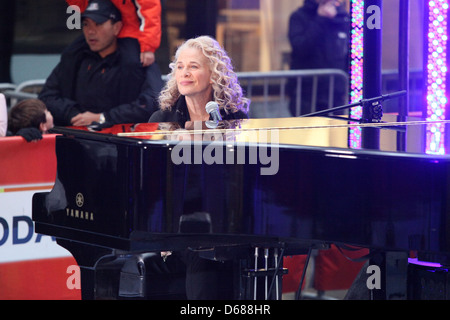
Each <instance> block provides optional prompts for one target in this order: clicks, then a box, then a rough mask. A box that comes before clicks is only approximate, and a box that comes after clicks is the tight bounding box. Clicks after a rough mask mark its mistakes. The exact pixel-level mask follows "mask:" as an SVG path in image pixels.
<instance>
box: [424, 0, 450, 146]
mask: <svg viewBox="0 0 450 320" xmlns="http://www.w3.org/2000/svg"><path fill="white" fill-rule="evenodd" d="M428 6H429V17H428V38H427V39H428V52H427V64H426V69H427V70H426V73H427V93H426V94H427V95H426V102H427V119H428V120H431V121H433V120H434V121H435V120H444V119H445V108H446V105H447V96H446V75H447V40H448V35H447V11H448V7H449V4H448V1H447V0H431V1H429V2H428ZM443 133H444V125H443V124H441V123H431V124H429V125H428V127H427V146H426V152H427V153H430V154H444V153H445V144H444V134H443Z"/></svg>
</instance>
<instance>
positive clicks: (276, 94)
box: [237, 69, 348, 116]
mask: <svg viewBox="0 0 450 320" xmlns="http://www.w3.org/2000/svg"><path fill="white" fill-rule="evenodd" d="M237 75H238V78H239V81H240V83H241V86H243V87H244V88H245V90H246V92H245V93H246V96H247V97H248V98H250V99H251V100H252V104H253V102H254V101H256V102H258V101H261V102H262V105H263V106H264V108H265V109H266V110H267V107H268V105H269V104H270V103H271V102H273V101H276V102H278V103H281V105H283V104H287V103H288V102H289V95H288V92H287V88H286V86H287V83H288V81H289V79H294V78H295V79H297V85H296V88H295V92H296V103H295V106H296V114H295V116H298V115H300V113H301V107H302V105H301V104H302V101H301V97H302V94H303V92H302V80H304V79H307V78H310V79H312V88H311V93H305V94H311V112H313V111H315V110H316V101H317V98H318V96H317V94H318V83H319V78H321V77H322V78H324V77H327V78H328V108H332V107H336V106H335V105H333V96H334V90H335V84H336V81H342V83H343V84H344V90H345V92H348V74H347V73H346V72H344V71H342V70H339V69H308V70H285V71H270V72H239V73H237ZM254 98H257V99H254Z"/></svg>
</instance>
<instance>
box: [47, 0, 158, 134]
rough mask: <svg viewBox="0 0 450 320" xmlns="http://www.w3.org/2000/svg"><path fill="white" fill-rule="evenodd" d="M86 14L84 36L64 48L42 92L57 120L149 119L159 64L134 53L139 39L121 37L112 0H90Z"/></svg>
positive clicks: (109, 121) (87, 122) (112, 121)
mask: <svg viewBox="0 0 450 320" xmlns="http://www.w3.org/2000/svg"><path fill="white" fill-rule="evenodd" d="M81 17H82V26H83V35H84V37H82V39H81V40H80V39H79V40H76V41H75V42H74V43H73V44H71V45H69V47H68V48H66V49H65V50H64V52H63V53H62V55H61V60H60V62H59V64H58V65H57V66H56V67H55V69H54V70H53V71H52V73H51V74H50V76H49V77H48V79H47V81H46V84H45V86H44V88H43V89H42V91H41V93H40V95H39V98H40V99H41V100H42V101H44V103H45V104H46V105H47V108H48V110H49V111H50V112H51V113H52V115H53V118H54V123H55V125H56V126H70V125H73V126H87V125H91V124H92V123H96V124H100V125H102V126H107V125H112V124H117V123H137V122H147V121H148V119H149V117H150V115H151V114H152V113H153V112H154V111H155V110H156V109H157V108H158V105H157V103H158V102H157V98H158V95H159V92H160V90H161V87H162V80H161V73H160V70H159V67H158V66H157V65H156V64H152V65H150V66H149V67H146V68H143V67H142V66H141V65H140V64H139V63H138V62H136V63H134V62H133V60H132V59H130V58H129V57H130V55H133V54H135V56H138V55H139V52H140V51H139V50H140V48H139V43H138V41H137V40H136V39H132V38H117V35H118V34H119V32H120V30H121V28H122V21H121V16H120V12H119V10H118V9H117V8H116V7H115V6H114V5H113V4H112V3H111V2H110V1H109V0H92V1H90V3H89V6H88V7H87V8H86V10H85V11H84V12H83V14H82V15H81ZM136 60H137V59H136Z"/></svg>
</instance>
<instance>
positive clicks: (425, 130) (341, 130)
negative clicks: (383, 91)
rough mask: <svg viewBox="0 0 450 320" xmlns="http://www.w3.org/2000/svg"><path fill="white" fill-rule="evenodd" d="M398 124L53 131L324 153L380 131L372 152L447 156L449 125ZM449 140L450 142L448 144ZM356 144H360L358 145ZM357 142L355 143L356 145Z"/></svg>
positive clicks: (300, 121)
mask: <svg viewBox="0 0 450 320" xmlns="http://www.w3.org/2000/svg"><path fill="white" fill-rule="evenodd" d="M406 120H407V121H399V120H398V118H397V116H395V115H390V114H385V115H384V116H383V118H382V121H381V122H380V123H365V124H359V123H355V122H349V121H348V119H345V118H344V119H337V118H327V117H307V118H302V117H290V118H264V119H246V120H231V121H220V122H213V121H206V122H197V123H193V122H187V123H185V124H179V123H138V124H120V125H114V126H113V127H111V128H105V129H102V130H101V131H94V130H91V129H89V128H86V127H77V128H74V127H72V128H61V127H59V128H58V127H57V128H55V129H54V132H56V133H63V134H70V133H75V132H78V134H80V133H81V132H80V130H78V129H81V131H84V132H85V133H86V134H88V135H90V134H91V133H93V134H96V135H98V134H101V135H105V137H107V138H108V139H109V140H110V139H112V138H113V137H114V138H117V139H120V140H122V139H126V140H128V141H135V142H137V141H139V143H144V144H145V143H151V144H152V143H164V144H175V143H178V142H179V141H203V142H206V143H210V142H212V141H215V142H218V141H223V142H224V143H233V142H235V143H249V144H252V143H258V144H264V143H268V144H272V145H273V144H279V145H283V146H286V147H288V146H293V147H296V146H304V147H319V148H340V149H349V150H354V149H364V148H366V147H354V146H355V145H361V141H363V140H364V139H367V137H365V136H364V134H361V132H364V130H370V131H372V132H375V138H376V139H377V144H376V146H375V147H370V148H369V149H371V150H373V149H376V150H380V151H388V152H408V153H413V154H435V155H445V154H447V150H448V149H449V148H448V147H447V144H448V140H449V139H448V138H447V136H448V132H450V128H449V127H448V126H449V123H450V121H447V120H442V121H433V122H432V121H425V120H424V119H421V118H408V119H406ZM74 129H75V130H76V131H73V130H74ZM446 138H447V139H446ZM355 140H356V141H355ZM355 142H356V143H355ZM362 145H363V146H364V144H362Z"/></svg>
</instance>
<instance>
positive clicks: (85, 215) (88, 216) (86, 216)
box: [66, 193, 94, 221]
mask: <svg viewBox="0 0 450 320" xmlns="http://www.w3.org/2000/svg"><path fill="white" fill-rule="evenodd" d="M75 203H76V205H77V206H78V208H81V207H83V205H84V196H83V194H82V193H77V195H76V196H75ZM66 215H67V216H68V217H72V218H75V219H81V220H86V221H94V213H93V212H88V211H84V210H80V209H71V208H66Z"/></svg>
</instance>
